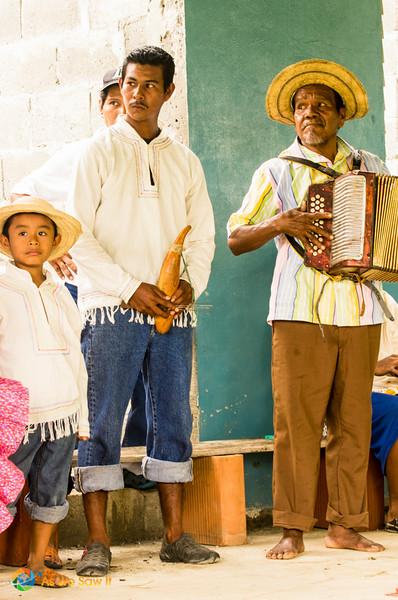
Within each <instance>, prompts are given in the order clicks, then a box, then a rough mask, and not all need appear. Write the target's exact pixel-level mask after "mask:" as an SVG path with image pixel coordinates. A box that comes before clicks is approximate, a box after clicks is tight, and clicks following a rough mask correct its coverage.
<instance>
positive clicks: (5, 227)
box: [1, 212, 58, 240]
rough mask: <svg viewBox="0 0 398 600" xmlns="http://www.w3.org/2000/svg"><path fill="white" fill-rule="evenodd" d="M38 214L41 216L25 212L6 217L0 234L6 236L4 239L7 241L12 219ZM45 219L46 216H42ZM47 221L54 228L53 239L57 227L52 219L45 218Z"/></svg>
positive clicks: (56, 232) (56, 233)
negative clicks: (18, 216)
mask: <svg viewBox="0 0 398 600" xmlns="http://www.w3.org/2000/svg"><path fill="white" fill-rule="evenodd" d="M38 214H42V213H35V212H26V213H19V212H18V213H15V214H14V215H11V217H8V219H7V221H6V222H5V223H4V225H3V231H2V232H1V233H2V234H3V235H5V236H6V238H7V239H8V240H9V239H10V238H9V232H10V225H11V223H12V220H13V218H14V217H16V216H17V215H38ZM44 216H45V217H47V215H44ZM47 219H48V220H49V221H51V224H52V226H53V228H54V237H56V236H57V235H58V229H57V225H56V223H54V221H53V220H52V219H50V217H47Z"/></svg>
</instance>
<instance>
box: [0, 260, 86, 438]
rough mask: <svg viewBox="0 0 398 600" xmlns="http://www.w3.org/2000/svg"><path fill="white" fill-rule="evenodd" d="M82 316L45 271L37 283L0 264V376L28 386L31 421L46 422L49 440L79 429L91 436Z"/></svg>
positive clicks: (14, 268) (13, 267) (9, 264)
mask: <svg viewBox="0 0 398 600" xmlns="http://www.w3.org/2000/svg"><path fill="white" fill-rule="evenodd" d="M81 325H82V324H81V317H80V314H79V311H78V309H77V307H76V305H75V303H74V301H73V300H72V297H71V295H70V294H69V292H68V290H67V289H66V288H65V287H64V285H63V284H60V283H55V282H54V280H53V279H52V277H51V275H50V273H49V272H46V280H45V281H44V282H43V283H42V284H41V285H40V287H37V286H36V285H35V284H34V283H33V281H32V278H31V276H30V274H29V273H28V272H27V271H24V270H23V269H19V268H17V267H15V266H14V265H13V264H12V263H10V262H8V261H4V262H3V263H2V264H1V265H0V375H1V376H2V377H8V378H10V379H16V380H18V381H21V382H22V384H23V385H24V386H25V387H26V388H28V390H29V425H30V429H33V428H34V427H32V426H35V425H39V424H40V425H41V430H42V436H43V435H44V429H45V428H44V425H45V424H46V423H47V424H48V425H49V430H50V435H51V437H52V438H60V437H63V436H64V435H69V434H70V433H72V432H75V431H76V430H77V428H79V433H80V435H82V436H88V435H89V424H88V417H87V412H88V410H87V372H86V367H85V364H84V359H83V355H82V353H81V351H80V333H81Z"/></svg>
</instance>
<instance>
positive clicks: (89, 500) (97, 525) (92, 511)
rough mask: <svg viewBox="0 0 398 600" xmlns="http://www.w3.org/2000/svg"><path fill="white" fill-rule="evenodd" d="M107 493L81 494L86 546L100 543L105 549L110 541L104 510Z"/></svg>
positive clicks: (106, 502) (106, 503)
mask: <svg viewBox="0 0 398 600" xmlns="http://www.w3.org/2000/svg"><path fill="white" fill-rule="evenodd" d="M107 505H108V492H104V491H98V492H89V493H87V494H83V506H84V513H85V515H86V521H87V527H88V542H87V543H88V544H91V543H93V542H100V543H101V544H104V546H106V547H107V548H109V546H110V539H109V536H108V532H107V530H106V508H107Z"/></svg>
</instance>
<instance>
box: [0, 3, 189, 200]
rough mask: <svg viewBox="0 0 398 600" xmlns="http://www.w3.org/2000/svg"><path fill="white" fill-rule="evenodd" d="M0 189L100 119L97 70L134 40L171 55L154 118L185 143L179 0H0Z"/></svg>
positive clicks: (99, 73)
mask: <svg viewBox="0 0 398 600" xmlns="http://www.w3.org/2000/svg"><path fill="white" fill-rule="evenodd" d="M0 19H1V22H2V35H1V39H0V62H1V64H2V65H3V68H2V69H1V72H0V131H1V137H0V175H1V180H0V191H1V194H2V197H4V196H6V195H7V194H8V193H9V191H10V187H11V186H12V185H13V183H14V182H16V181H17V180H18V179H20V178H21V177H23V176H24V175H25V174H27V173H29V172H30V171H31V170H32V169H34V168H36V167H37V166H39V165H40V164H41V163H42V162H43V161H44V160H45V159H46V158H47V157H48V156H50V155H51V154H52V153H53V152H54V151H55V150H56V149H57V148H58V147H60V146H62V145H63V144H64V143H66V142H71V141H75V140H78V139H81V138H83V137H86V136H89V135H91V134H92V133H93V131H94V130H95V129H97V128H98V127H99V126H100V125H101V118H100V116H99V114H98V88H99V83H100V81H101V78H102V75H103V73H104V72H105V71H106V70H107V69H110V68H112V67H113V66H118V65H119V64H121V62H122V60H123V58H124V56H125V55H126V54H127V53H128V52H129V51H130V50H131V49H133V48H134V47H136V46H139V45H142V44H157V45H161V46H162V47H164V48H165V49H166V50H168V51H169V52H170V53H171V54H173V56H174V57H175V60H176V80H175V83H176V87H177V90H176V93H175V95H174V97H173V98H172V99H171V100H170V103H169V105H166V106H165V108H164V109H163V114H162V116H161V117H162V121H163V122H164V123H165V124H166V125H172V126H173V127H174V129H175V130H176V135H177V137H178V138H179V139H180V140H181V141H184V142H187V138H188V133H187V132H188V127H187V98H186V72H185V29H184V3H183V0H112V2H109V0H43V1H40V2H39V1H38V0H2V1H1V3H0Z"/></svg>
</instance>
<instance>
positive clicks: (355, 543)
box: [325, 523, 385, 552]
mask: <svg viewBox="0 0 398 600" xmlns="http://www.w3.org/2000/svg"><path fill="white" fill-rule="evenodd" d="M325 544H326V547H327V548H337V549H341V550H343V549H345V550H359V551H360V552H382V551H383V550H384V549H385V548H384V546H382V545H381V544H377V543H376V542H372V541H371V540H368V539H367V538H366V537H364V536H363V535H361V534H360V533H358V532H357V531H355V530H354V529H349V528H347V527H343V526H342V525H335V524H333V523H330V524H329V529H328V534H327V536H326V538H325Z"/></svg>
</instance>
